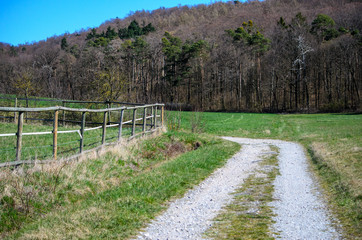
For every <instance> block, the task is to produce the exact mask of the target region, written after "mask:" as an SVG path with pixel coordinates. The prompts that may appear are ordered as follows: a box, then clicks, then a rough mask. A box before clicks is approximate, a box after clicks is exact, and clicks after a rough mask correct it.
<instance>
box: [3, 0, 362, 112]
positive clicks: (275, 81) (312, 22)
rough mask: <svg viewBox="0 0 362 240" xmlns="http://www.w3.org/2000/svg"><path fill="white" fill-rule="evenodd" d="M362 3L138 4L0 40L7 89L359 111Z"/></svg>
mask: <svg viewBox="0 0 362 240" xmlns="http://www.w3.org/2000/svg"><path fill="white" fill-rule="evenodd" d="M361 10H362V4H361V3H359V2H353V1H332V0H322V1H313V0H305V1H284V0H269V1H263V2H258V1H249V2H246V3H241V2H238V1H231V2H228V3H221V2H216V3H214V4H210V5H198V6H193V7H189V6H180V7H176V8H172V9H158V10H155V11H153V12H145V11H140V12H136V13H134V14H133V15H131V16H129V17H128V18H125V19H123V20H121V19H118V18H117V19H112V20H110V21H108V22H106V23H104V24H103V25H102V26H100V27H99V28H98V29H95V28H94V29H90V30H83V31H79V32H77V33H74V34H65V35H63V36H54V37H51V38H49V39H47V40H46V41H41V42H37V43H33V44H24V45H19V46H16V47H15V46H10V45H7V44H0V56H1V57H0V83H1V86H2V87H1V89H0V90H1V93H8V94H10V93H11V94H18V95H24V96H29V95H36V96H44V97H45V96H46V97H55V98H66V99H79V100H90V99H91V100H102V101H103V100H111V101H116V100H118V101H129V102H142V103H154V102H162V103H167V104H168V106H169V107H172V108H174V109H190V110H202V111H249V112H317V111H329V112H331V111H333V112H337V111H358V110H360V102H361V96H360V94H361V88H362V87H361V85H362V84H361V79H362V68H361V60H362V59H361V56H362V55H361V53H362V52H361V46H362V37H361V36H362V35H361V33H360V31H361V27H362V26H361V20H360V18H359V13H360V12H361ZM139 22H141V24H139Z"/></svg>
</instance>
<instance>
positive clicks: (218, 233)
mask: <svg viewBox="0 0 362 240" xmlns="http://www.w3.org/2000/svg"><path fill="white" fill-rule="evenodd" d="M271 149H272V150H274V151H275V154H273V155H271V156H267V157H264V159H263V161H262V162H261V163H260V164H259V167H258V170H257V171H256V172H254V173H253V174H251V175H250V176H249V177H248V178H247V179H246V180H245V181H244V183H243V184H242V186H241V187H240V188H239V189H238V190H237V191H235V192H234V193H233V195H234V199H233V202H232V203H231V204H229V205H228V206H226V207H224V208H223V210H222V211H221V213H220V214H219V215H218V216H217V217H216V218H215V219H214V221H215V223H214V224H213V226H212V227H211V228H210V229H208V230H207V232H206V233H205V235H206V236H207V237H208V238H211V239H274V238H273V236H272V233H271V229H269V226H270V225H271V224H272V222H273V220H272V216H273V213H272V210H271V207H270V206H268V204H269V203H270V202H271V201H272V200H273V191H274V186H273V181H274V179H275V177H276V175H277V174H279V171H278V160H277V157H276V156H277V155H276V154H277V151H278V149H277V148H276V147H274V146H271Z"/></svg>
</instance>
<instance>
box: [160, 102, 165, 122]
mask: <svg viewBox="0 0 362 240" xmlns="http://www.w3.org/2000/svg"><path fill="white" fill-rule="evenodd" d="M164 114H165V106H162V107H161V126H162V127H163V124H164Z"/></svg>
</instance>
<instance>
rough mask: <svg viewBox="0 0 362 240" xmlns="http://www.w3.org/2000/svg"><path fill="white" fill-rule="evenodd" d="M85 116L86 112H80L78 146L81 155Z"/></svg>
mask: <svg viewBox="0 0 362 240" xmlns="http://www.w3.org/2000/svg"><path fill="white" fill-rule="evenodd" d="M85 114H86V112H82V123H81V128H80V136H81V138H80V146H79V152H80V153H82V152H83V143H84V142H83V140H84V127H85Z"/></svg>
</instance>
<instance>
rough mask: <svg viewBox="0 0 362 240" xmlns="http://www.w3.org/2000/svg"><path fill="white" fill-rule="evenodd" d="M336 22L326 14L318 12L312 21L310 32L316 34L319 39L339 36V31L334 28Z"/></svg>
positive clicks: (326, 39)
mask: <svg viewBox="0 0 362 240" xmlns="http://www.w3.org/2000/svg"><path fill="white" fill-rule="evenodd" d="M335 25H336V23H335V22H334V20H333V19H332V18H331V17H330V16H328V15H326V14H318V15H317V17H316V18H315V19H314V20H313V22H312V28H311V33H313V34H315V35H317V36H318V38H319V39H320V40H325V41H328V40H331V39H333V38H336V37H338V36H339V32H338V31H337V30H336V29H334V26H335Z"/></svg>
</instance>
